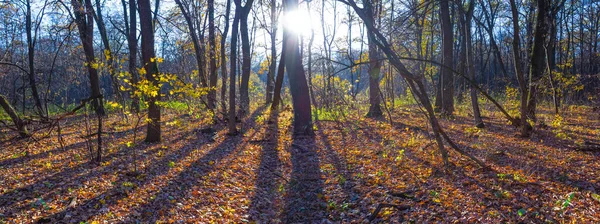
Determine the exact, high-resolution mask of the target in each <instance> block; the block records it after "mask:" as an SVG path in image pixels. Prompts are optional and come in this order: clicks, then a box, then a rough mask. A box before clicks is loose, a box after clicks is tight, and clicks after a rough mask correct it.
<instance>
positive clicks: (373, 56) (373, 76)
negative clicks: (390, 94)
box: [364, 0, 383, 117]
mask: <svg viewBox="0 0 600 224" xmlns="http://www.w3.org/2000/svg"><path fill="white" fill-rule="evenodd" d="M366 1H367V2H368V3H367V4H365V6H364V12H365V14H366V19H367V20H369V21H366V22H368V23H370V24H373V26H375V24H376V22H375V21H376V16H377V15H379V12H378V11H377V9H376V7H374V5H375V2H374V1H376V0H366ZM367 33H368V40H369V112H368V113H367V116H368V117H379V116H381V115H383V113H382V111H381V105H380V104H381V98H380V94H379V92H380V89H379V79H380V76H381V57H380V55H379V51H378V49H377V45H376V44H375V38H376V37H375V36H374V34H373V33H372V32H367Z"/></svg>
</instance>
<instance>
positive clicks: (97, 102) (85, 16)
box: [71, 0, 105, 116]
mask: <svg viewBox="0 0 600 224" xmlns="http://www.w3.org/2000/svg"><path fill="white" fill-rule="evenodd" d="M71 4H72V6H73V12H74V13H73V14H74V15H75V22H76V24H77V28H78V30H79V37H80V39H81V43H82V46H83V52H84V54H85V61H86V67H87V70H88V74H89V78H90V86H91V90H92V94H91V96H90V98H92V99H93V100H92V107H93V108H94V110H95V111H96V114H97V115H99V116H103V115H104V114H105V113H104V107H103V106H102V94H101V93H100V81H99V78H98V62H97V61H96V57H95V56H94V8H93V6H92V1H91V0H85V1H84V3H83V4H84V5H82V2H81V0H71Z"/></svg>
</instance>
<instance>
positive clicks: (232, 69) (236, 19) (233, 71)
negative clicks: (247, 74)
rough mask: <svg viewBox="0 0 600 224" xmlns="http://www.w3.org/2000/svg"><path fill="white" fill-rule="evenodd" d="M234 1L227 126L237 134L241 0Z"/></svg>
mask: <svg viewBox="0 0 600 224" xmlns="http://www.w3.org/2000/svg"><path fill="white" fill-rule="evenodd" d="M233 1H234V3H235V15H234V16H233V25H232V27H231V41H230V45H231V50H230V52H229V54H230V58H229V62H230V63H231V64H230V66H229V121H228V122H229V123H227V127H228V129H229V134H230V135H235V134H237V127H236V124H235V122H236V116H235V115H236V111H235V74H236V72H237V40H238V31H239V24H240V13H241V11H242V7H241V3H240V1H241V0H233Z"/></svg>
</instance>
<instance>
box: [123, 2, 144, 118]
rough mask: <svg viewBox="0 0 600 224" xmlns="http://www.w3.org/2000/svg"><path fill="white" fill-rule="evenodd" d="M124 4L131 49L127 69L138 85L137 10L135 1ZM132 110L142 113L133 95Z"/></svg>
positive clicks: (128, 45) (128, 44)
mask: <svg viewBox="0 0 600 224" xmlns="http://www.w3.org/2000/svg"><path fill="white" fill-rule="evenodd" d="M121 3H122V4H123V14H124V15H125V19H124V20H125V29H126V32H127V47H128V49H129V62H128V64H127V66H128V67H127V68H128V71H129V74H130V75H131V83H132V84H134V85H136V84H138V82H139V81H140V76H139V74H138V72H137V66H136V64H137V51H138V44H137V9H136V3H135V1H132V0H129V3H128V6H129V7H127V6H126V5H125V0H121ZM127 9H129V21H127ZM131 97H132V101H131V109H132V110H133V111H134V112H140V100H139V98H138V97H137V96H136V95H135V94H133V93H132V94H131Z"/></svg>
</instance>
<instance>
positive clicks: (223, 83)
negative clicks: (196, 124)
mask: <svg viewBox="0 0 600 224" xmlns="http://www.w3.org/2000/svg"><path fill="white" fill-rule="evenodd" d="M226 7H227V9H225V28H224V29H223V34H222V35H221V108H222V109H223V116H225V114H227V105H226V104H225V97H226V93H227V63H226V62H227V56H226V55H225V45H226V41H227V33H228V32H229V14H230V12H231V0H227V6H226Z"/></svg>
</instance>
